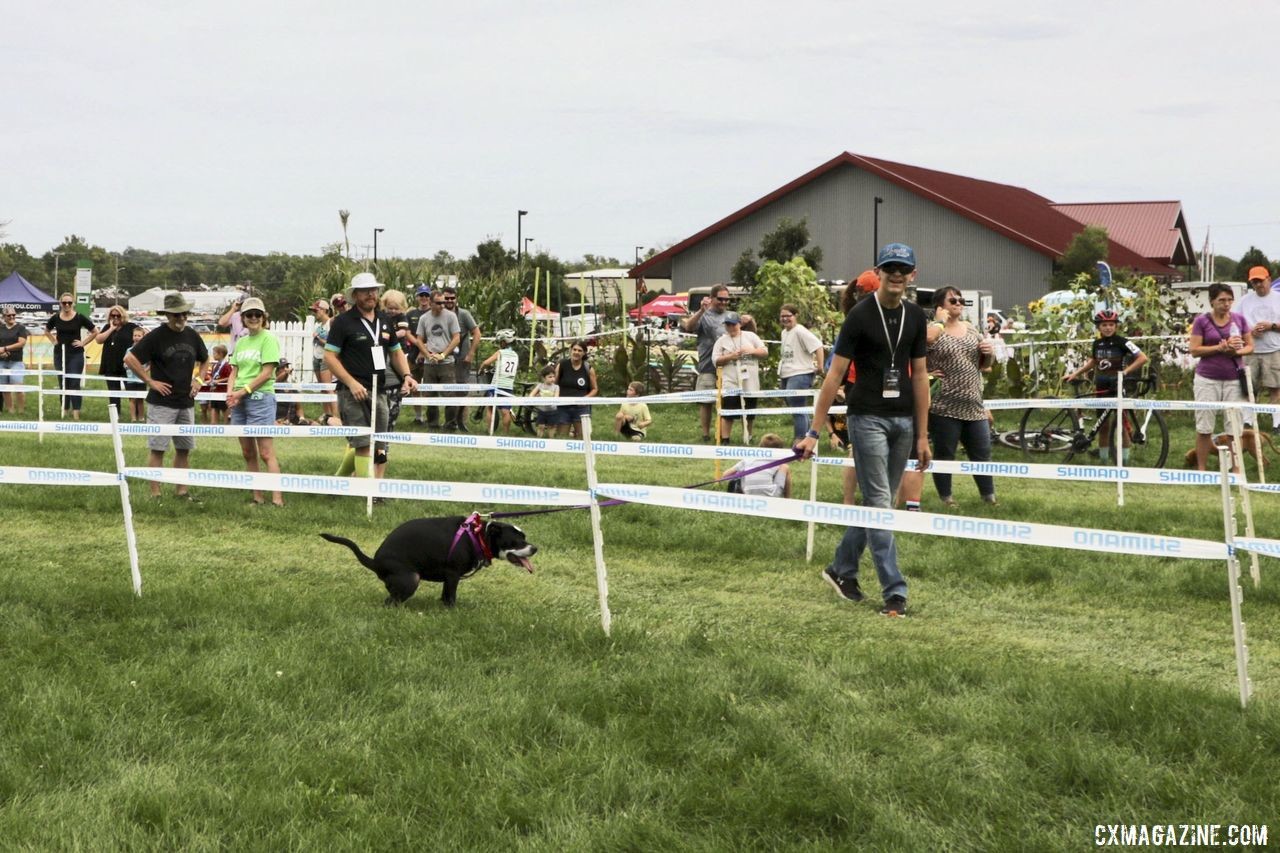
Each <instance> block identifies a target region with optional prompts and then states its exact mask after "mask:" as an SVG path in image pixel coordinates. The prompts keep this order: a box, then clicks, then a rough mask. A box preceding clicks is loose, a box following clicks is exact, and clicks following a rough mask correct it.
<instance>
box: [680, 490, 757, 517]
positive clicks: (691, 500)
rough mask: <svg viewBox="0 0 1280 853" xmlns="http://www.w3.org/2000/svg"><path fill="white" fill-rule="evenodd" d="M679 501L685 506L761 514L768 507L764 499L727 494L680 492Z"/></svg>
mask: <svg viewBox="0 0 1280 853" xmlns="http://www.w3.org/2000/svg"><path fill="white" fill-rule="evenodd" d="M680 501H681V503H683V504H684V505H685V506H708V507H725V508H727V509H738V510H742V511H743V512H763V511H764V509H765V508H766V507H768V506H769V502H768V501H766V500H765V499H764V498H752V497H749V496H747V495H734V494H729V493H728V492H689V491H686V492H682V493H681V495H680Z"/></svg>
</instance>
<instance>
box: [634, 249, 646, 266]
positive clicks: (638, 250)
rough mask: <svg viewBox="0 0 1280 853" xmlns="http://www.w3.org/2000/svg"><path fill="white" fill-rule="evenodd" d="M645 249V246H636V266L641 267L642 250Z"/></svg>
mask: <svg viewBox="0 0 1280 853" xmlns="http://www.w3.org/2000/svg"><path fill="white" fill-rule="evenodd" d="M643 248H644V246H636V266H640V250H641V249H643Z"/></svg>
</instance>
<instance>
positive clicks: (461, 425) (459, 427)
mask: <svg viewBox="0 0 1280 853" xmlns="http://www.w3.org/2000/svg"><path fill="white" fill-rule="evenodd" d="M453 428H454V430H455V431H457V432H471V430H469V429H467V425H466V424H464V423H462V422H461V421H459V422H458V423H456V424H454V425H453Z"/></svg>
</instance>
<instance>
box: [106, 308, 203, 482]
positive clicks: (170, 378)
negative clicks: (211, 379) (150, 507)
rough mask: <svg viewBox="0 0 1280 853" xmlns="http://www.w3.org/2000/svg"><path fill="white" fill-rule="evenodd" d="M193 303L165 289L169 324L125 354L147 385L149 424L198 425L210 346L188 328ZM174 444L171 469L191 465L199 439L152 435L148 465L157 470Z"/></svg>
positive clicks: (126, 359)
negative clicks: (198, 398) (199, 397)
mask: <svg viewBox="0 0 1280 853" xmlns="http://www.w3.org/2000/svg"><path fill="white" fill-rule="evenodd" d="M190 311H191V303H189V302H187V300H186V298H185V297H183V295H182V294H181V293H166V294H165V295H164V307H163V308H161V309H160V313H161V314H164V315H165V324H164V325H163V326H157V327H156V328H154V329H152V330H151V331H150V332H148V333H147V335H146V337H144V338H143V339H142V340H140V341H138V343H136V344H135V345H134V346H133V349H131V350H129V352H127V353H125V356H124V366H125V367H127V368H128V369H129V370H132V371H133V372H134V374H135V375H136V376H137V377H138V378H139V379H140V380H142V382H143V383H145V384H146V386H147V403H149V405H148V406H147V423H149V424H160V425H165V426H168V425H174V424H194V423H195V422H196V419H195V411H196V409H195V406H196V392H197V391H198V390H199V389H200V377H201V376H203V375H204V366H205V363H206V362H208V360H209V350H208V349H207V348H206V347H205V345H204V341H203V340H201V339H200V335H199V334H198V333H197V332H196V331H195V330H193V329H189V328H187V314H188V313H189V312H190ZM170 441H172V442H173V467H174V468H190V467H191V451H192V450H194V449H195V446H196V440H195V438H194V437H193V436H190V435H175V436H168V435H153V436H151V437H149V438H148V439H147V447H148V449H150V451H151V454H150V458H149V459H148V460H147V465H149V466H150V467H152V468H159V467H160V466H161V465H163V464H164V453H165V451H166V450H168V449H169V442H170ZM177 494H178V497H180V498H189V497H190V495H189V494H188V492H187V487H186V486H178V488H177ZM151 495H152V497H159V496H160V484H159V483H157V482H156V481H154V480H152V481H151Z"/></svg>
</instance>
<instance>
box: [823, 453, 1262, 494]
mask: <svg viewBox="0 0 1280 853" xmlns="http://www.w3.org/2000/svg"><path fill="white" fill-rule="evenodd" d="M817 459H818V464H819V465H831V466H835V467H837V468H840V467H843V468H853V467H854V464H853V460H852V459H850V458H849V457H847V456H819V457H818V458H817ZM905 470H907V471H915V470H916V461H915V460H914V459H908V460H907V466H906V469H905ZM925 473H927V474H956V475H965V476H979V477H981V476H988V477H1013V478H1017V479H1023V480H1073V481H1080V482H1092V483H1116V482H1121V483H1138V484H1141V485H1151V486H1218V485H1221V483H1222V475H1221V474H1219V473H1218V472H1217V471H1189V470H1185V469H1169V468H1120V467H1117V466H1115V465H1070V464H1061V465H1046V464H1043V463H1024V462H969V461H965V460H949V461H943V460H939V459H935V460H933V463H932V464H931V465H930V466H929V470H928V471H926V472H925ZM1230 483H1231V485H1233V486H1235V485H1239V484H1240V478H1239V477H1238V476H1237V475H1235V474H1231V475H1230ZM1249 488H1253V487H1252V486H1250V487H1249ZM1276 491H1280V486H1278V487H1277V488H1276Z"/></svg>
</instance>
